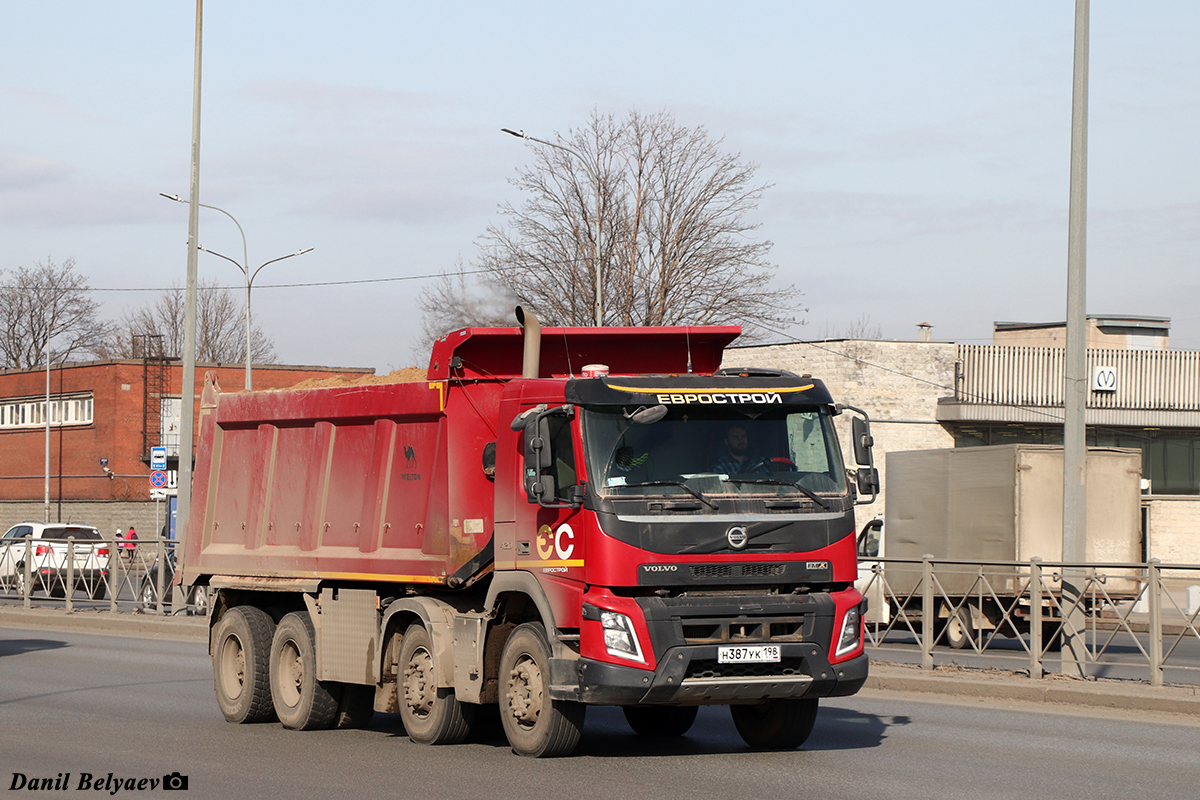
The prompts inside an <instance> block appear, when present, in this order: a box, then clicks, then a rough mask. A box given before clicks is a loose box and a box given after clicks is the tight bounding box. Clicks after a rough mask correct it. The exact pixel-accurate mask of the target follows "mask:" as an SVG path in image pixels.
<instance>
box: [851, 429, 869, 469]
mask: <svg viewBox="0 0 1200 800" xmlns="http://www.w3.org/2000/svg"><path fill="white" fill-rule="evenodd" d="M850 430H851V431H852V432H853V437H854V461H855V462H856V463H857V464H858V465H859V466H862V467H869V466H871V465H872V464H874V463H875V462H874V459H873V458H872V457H871V448H872V447H874V446H875V440H874V439H873V438H871V423H869V422H867V420H866V419H864V418H863V417H854V419H852V420H851V421H850Z"/></svg>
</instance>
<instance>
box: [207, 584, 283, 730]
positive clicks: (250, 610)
mask: <svg viewBox="0 0 1200 800" xmlns="http://www.w3.org/2000/svg"><path fill="white" fill-rule="evenodd" d="M274 629H275V623H274V622H273V621H272V620H271V617H270V616H269V615H268V614H267V612H265V611H263V610H262V609H261V608H255V607H254V606H235V607H233V608H231V609H229V610H228V611H227V612H225V615H224V616H222V617H221V619H220V621H219V622H218V623H217V627H216V629H215V630H213V647H212V659H213V687H214V688H215V689H216V691H217V705H218V706H220V707H221V713H222V714H224V715H225V719H227V720H228V721H230V722H237V723H245V722H266V721H268V720H270V719H272V718H274V716H275V708H274V706H273V705H272V704H271V680H270V675H269V671H268V668H267V665H268V664H269V663H270V659H271V636H272V635H273V634H274V632H275V631H274Z"/></svg>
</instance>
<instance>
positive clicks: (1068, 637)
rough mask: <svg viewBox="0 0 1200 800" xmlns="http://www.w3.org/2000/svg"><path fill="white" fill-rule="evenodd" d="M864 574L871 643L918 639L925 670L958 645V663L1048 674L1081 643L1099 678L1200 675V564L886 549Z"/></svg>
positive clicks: (1075, 657)
mask: <svg viewBox="0 0 1200 800" xmlns="http://www.w3.org/2000/svg"><path fill="white" fill-rule="evenodd" d="M859 574H860V580H859V583H858V585H859V588H860V589H861V590H862V591H863V594H864V595H866V596H867V597H868V600H869V603H870V608H869V610H868V615H867V617H866V619H867V621H868V624H867V632H866V636H867V643H868V644H869V645H872V646H874V647H876V648H879V650H880V651H883V652H892V653H897V654H901V653H904V652H905V651H907V652H908V653H909V654H911V653H912V652H913V645H915V647H916V648H917V650H918V651H919V653H920V663H921V666H922V667H923V668H925V669H932V668H933V667H934V665H935V660H937V659H935V653H936V654H938V655H939V656H940V658H941V660H943V661H944V660H945V653H946V652H947V651H946V649H945V648H949V649H950V650H951V651H957V652H956V653H954V658H955V660H956V661H959V662H961V661H964V660H965V659H963V656H986V657H987V662H986V664H984V665H991V666H996V665H1005V666H1010V667H1011V666H1015V667H1016V668H1018V669H1025V668H1027V669H1028V673H1029V676H1030V677H1031V678H1033V679H1041V678H1043V677H1045V676H1046V675H1049V674H1051V669H1052V668H1054V667H1056V666H1058V664H1064V665H1065V664H1066V663H1068V662H1065V661H1058V659H1059V658H1061V657H1062V656H1061V655H1059V654H1058V653H1057V652H1056V651H1059V650H1060V649H1061V648H1062V647H1063V643H1064V642H1067V643H1068V644H1071V643H1073V642H1074V643H1079V644H1081V645H1082V648H1080V649H1072V650H1071V651H1070V652H1069V653H1066V654H1065V655H1066V656H1067V658H1068V660H1069V663H1071V664H1072V665H1074V666H1077V668H1078V669H1079V670H1080V671H1082V672H1083V673H1084V674H1086V675H1089V676H1092V677H1118V678H1133V679H1139V680H1146V681H1148V682H1149V683H1150V684H1151V685H1154V686H1161V685H1163V683H1164V673H1165V672H1167V671H1170V673H1171V678H1172V682H1176V683H1195V682H1198V681H1200V630H1198V629H1197V628H1198V622H1197V618H1198V616H1200V585H1198V584H1200V565H1197V564H1163V563H1161V562H1159V561H1157V560H1151V561H1150V562H1147V563H1135V564H1127V563H1122V564H1115V563H1114V564H1073V563H1066V562H1046V561H1042V560H1040V559H1038V558H1033V559H1030V560H1029V561H1024V562H1019V561H988V562H966V561H949V560H939V559H934V558H924V559H888V558H880V559H875V560H871V561H863V562H862V563H861V564H860V573H859ZM926 620H929V621H932V624H929V625H926V624H924V623H925V621H926ZM939 647H941V648H943V649H942V650H940V651H938V650H935V648H939ZM877 652H878V651H877ZM974 661H975V662H976V663H974V664H972V665H979V664H978V662H979V661H980V659H974ZM1013 662H1019V663H1017V664H1015V665H1014V663H1013ZM1056 662H1058V663H1056Z"/></svg>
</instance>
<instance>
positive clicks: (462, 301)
mask: <svg viewBox="0 0 1200 800" xmlns="http://www.w3.org/2000/svg"><path fill="white" fill-rule="evenodd" d="M465 269H466V268H465V267H464V266H463V262H462V259H461V258H460V259H458V261H457V262H456V263H455V265H454V270H453V271H450V272H444V273H442V275H441V276H440V277H439V278H438V279H437V280H436V281H435V282H433V283H431V284H428V285H426V286H425V287H424V288H423V289H421V292H420V294H419V295H417V307H418V308H420V309H421V315H422V318H423V319H424V323H425V324H424V332H423V333H422V335H421V337H420V338H419V339H418V340H417V341H416V342H415V343H414V344H413V346H412V354H413V356H414V357H415V358H416V359H417V360H418V363H419V362H420V361H421V360H422V359H428V358H429V351H430V349H431V348H432V346H433V340H434V339H436V338H438V337H439V336H442V335H443V334H445V333H448V332H449V331H454V330H458V329H459V328H466V327H470V326H472V325H477V326H482V327H511V326H513V325H516V317H515V316H514V315H513V309H514V308H515V307H516V305H517V304H518V303H519V302H520V301H519V299H518V298H517V296H516V295H515V294H513V293H512V291H510V290H509V289H508V287H506V286H503V285H501V284H500V283H497V282H496V281H495V280H493V279H492V278H491V277H490V276H485V277H483V279H482V280H475V281H469V280H468V277H475V278H479V277H480V276H467V275H464V274H463V272H464V271H465Z"/></svg>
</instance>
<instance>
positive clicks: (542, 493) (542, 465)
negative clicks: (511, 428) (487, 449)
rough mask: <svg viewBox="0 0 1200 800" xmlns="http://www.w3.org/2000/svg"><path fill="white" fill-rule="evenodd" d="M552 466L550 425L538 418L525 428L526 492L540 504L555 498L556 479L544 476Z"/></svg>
mask: <svg viewBox="0 0 1200 800" xmlns="http://www.w3.org/2000/svg"><path fill="white" fill-rule="evenodd" d="M550 466H551V463H550V423H549V422H548V421H547V420H546V418H545V417H544V416H538V417H535V418H534V419H532V420H530V422H529V423H527V424H526V426H525V490H526V491H527V492H528V493H529V496H530V497H532V498H534V499H535V500H538V501H539V502H541V501H543V500H544V499H545V498H550V497H554V488H555V487H554V478H553V477H552V476H550V475H546V474H544V473H545V472H546V470H548V469H549V468H550Z"/></svg>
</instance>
